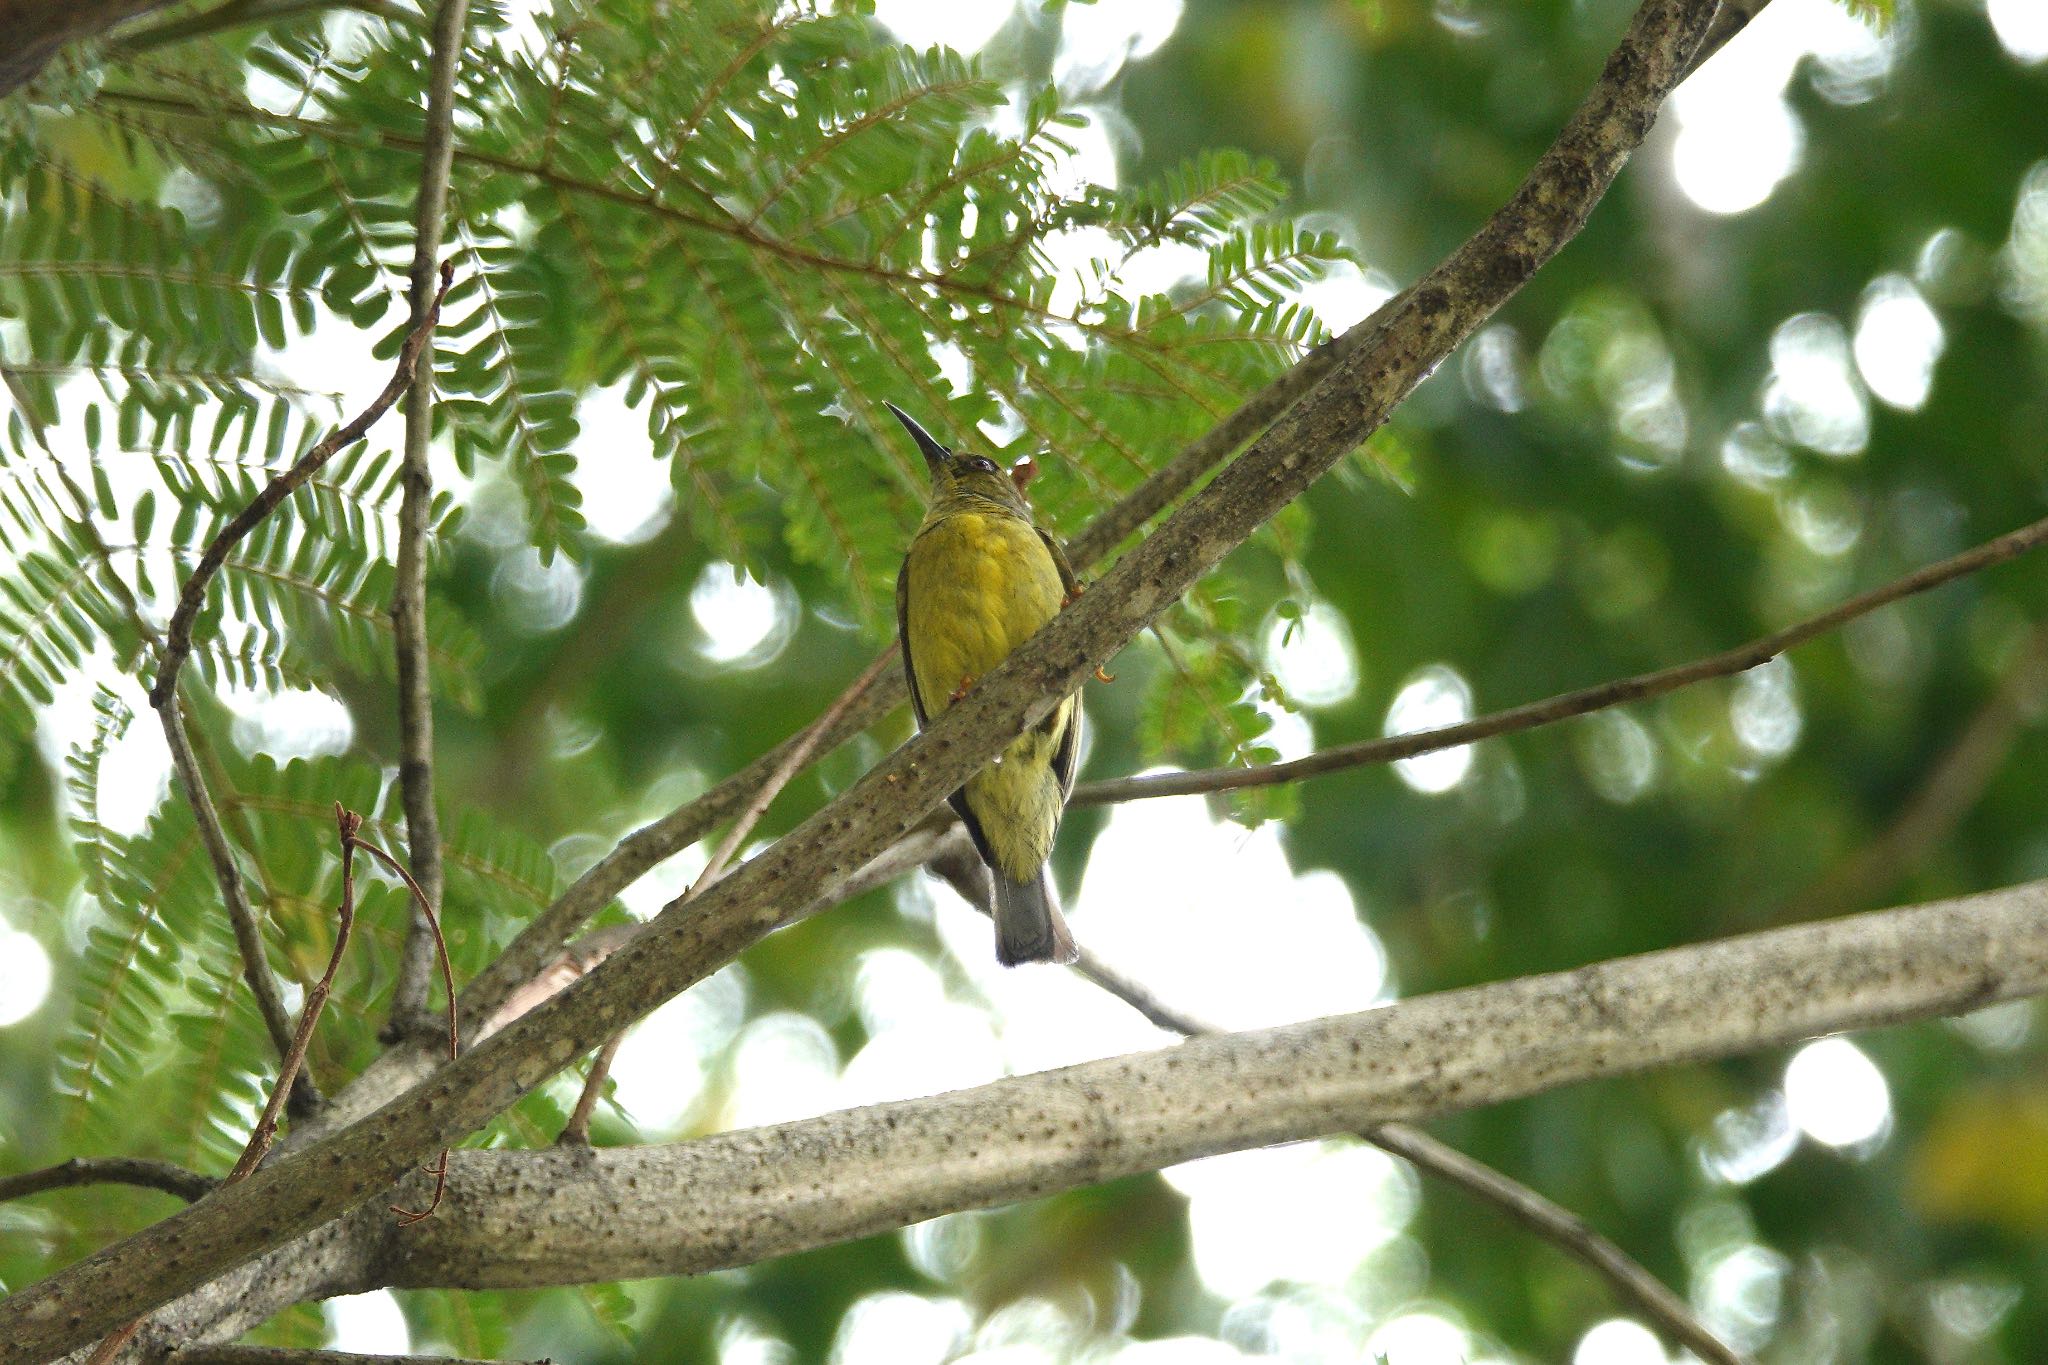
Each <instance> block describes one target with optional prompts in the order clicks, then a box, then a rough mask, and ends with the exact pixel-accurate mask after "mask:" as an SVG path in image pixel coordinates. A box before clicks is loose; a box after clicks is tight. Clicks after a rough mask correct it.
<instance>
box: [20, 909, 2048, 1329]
mask: <svg viewBox="0 0 2048 1365" xmlns="http://www.w3.org/2000/svg"><path fill="white" fill-rule="evenodd" d="M2044 924H2048V882H2032V883H2028V884H2025V885H2022V886H2016V887H2008V888H2005V889H2003V890H1999V891H1993V892H1987V893H1984V894H1981V895H1977V896H1970V897H1964V898H1961V899H1958V900H1952V901H1945V902H1940V903H1936V904H1932V905H1924V906H1915V907H1910V908H1905V909H1895V910H1884V911H1876V912H1872V913H1869V914H1864V915H1857V916H1852V917H1849V918H1846V919H1841V920H1834V921H1829V922H1827V923H1824V924H1810V925H1799V926H1795V927H1792V928H1786V929H1774V930H1768V931H1765V932H1762V933H1757V934H1749V935H1744V936H1741V937H1736V938H1730V939H1723V940H1720V941H1718V942H1714V943H1708V944H1701V945H1696V946H1691V947H1685V948H1672V949H1666V950H1664V951H1661V952H1656V953H1648V954H1643V955H1641V956H1637V957H1631V958H1622V959H1618V960H1615V961H1610V962H1604V963H1599V964H1595V965H1592V966H1588V967H1581V968H1578V969H1576V970H1573V971H1567V972H1558V973H1551V974H1547V975H1543V976H1534V977H1524V978H1520V979H1517V980H1513V981H1507V982H1501V983H1496V984H1493V985H1485V986H1475V987H1469V988H1466V989H1463V990H1455V991H1446V992H1441V993H1438V994H1435V995H1428V996H1421V997H1418V998H1416V999H1413V1000H1407V1001H1403V1002H1401V1003H1398V1004H1395V1005H1390V1006H1387V1007H1385V1008H1383V1009H1376V1010H1368V1011H1365V1012H1363V1013H1359V1014H1351V1015H1343V1016H1338V1017H1334V1018H1329V1019H1319V1020H1313V1021H1309V1022H1306V1023H1300V1024H1290V1025H1286V1026H1283V1027H1280V1028H1274V1029H1262V1030H1257V1031H1253V1032H1246V1033H1235V1034H1223V1035H1215V1036H1210V1037H1206V1038H1196V1039H1192V1040H1190V1041H1188V1042H1186V1043H1183V1044H1180V1045H1178V1046H1175V1047H1170V1048H1166V1049H1162V1050H1159V1051H1153V1052H1145V1053H1137V1054H1133V1055H1131V1056H1126V1057H1115V1058H1109V1059H1105V1060H1102V1061H1095V1062H1087V1063H1083V1064H1082V1065H1079V1066H1074V1067H1067V1068H1064V1069H1062V1070H1059V1071H1050V1072H1041V1073H1037V1074H1034V1075H1027V1076H1012V1077H1007V1078H1005V1079H1003V1080H1000V1081H995V1082H992V1083H990V1084H988V1085H983V1086H977V1087H974V1088H972V1089H968V1090H960V1091H954V1092H950V1093H948V1094H943V1095H936V1096H931V1097H927V1098H923V1099H916V1100H906V1101H899V1102H896V1103H891V1104H883V1105H876V1106H872V1107H869V1108H864V1109H855V1110H847V1111H842V1112H839V1113H833V1114H826V1115H823V1116H820V1117H818V1118H813V1119H805V1120H801V1121H798V1122H794V1123H785V1124H780V1125H777V1126H774V1127H770V1128H758V1129H749V1130H746V1131H743V1132H734V1133H723V1134H719V1135H717V1136H714V1137H708V1138H702V1139H698V1140H696V1141H692V1142H686V1143H678V1144H668V1145H658V1146H645V1147H609V1148H595V1149H593V1148H548V1149H543V1150H540V1151H511V1150H482V1149H462V1150H457V1151H455V1152H453V1153H451V1155H450V1158H449V1168H448V1175H447V1193H446V1197H445V1199H444V1202H443V1204H442V1208H441V1212H440V1213H439V1215H437V1216H436V1217H435V1218H434V1219H432V1220H431V1221H429V1222H425V1223H421V1224H418V1225H417V1226H415V1227H411V1228H405V1229H399V1228H395V1227H393V1226H392V1224H391V1222H390V1220H389V1219H388V1218H385V1217H383V1216H382V1210H381V1208H371V1209H363V1210H358V1211H357V1212H355V1213H353V1214H350V1215H348V1216H347V1217H344V1218H341V1219H337V1220H335V1221H333V1222H330V1223H326V1224H324V1225H322V1226H320V1227H319V1228H317V1229H315V1230H314V1231H313V1232H311V1233H310V1234H308V1235H307V1236H305V1237H302V1238H300V1239H299V1240H298V1241H296V1242H293V1243H291V1244H290V1245H288V1246H286V1247H283V1248H281V1249H279V1250H277V1251H273V1252H271V1253H269V1254H267V1255H265V1256H264V1257H262V1258H261V1259H260V1260H258V1261H257V1262H254V1263H252V1264H250V1265H247V1266H243V1267H240V1268H237V1269H235V1270H232V1271H230V1272H228V1273H227V1274H226V1275H224V1276H223V1277H222V1278H221V1279H220V1280H219V1281H216V1282H214V1283H210V1284H208V1285H207V1286H206V1287H205V1288H204V1289H202V1290H200V1291H199V1292H198V1293H195V1294H192V1295H190V1296H188V1297H187V1298H185V1299H182V1300H180V1301H178V1302H177V1303H174V1304H171V1305H169V1306H168V1307H166V1308H165V1309H163V1310H162V1311H161V1312H159V1313H157V1314H156V1315H154V1316H153V1317H152V1319H151V1321H150V1324H149V1326H148V1327H146V1328H145V1329H144V1336H143V1341H144V1343H145V1344H146V1345H150V1346H154V1347H158V1348H161V1347H165V1346H170V1345H176V1344H189V1343H191V1342H192V1341H193V1340H194V1338H195V1337H196V1336H197V1335H198V1334H200V1333H205V1334H207V1335H213V1336H218V1335H221V1334H239V1333H240V1332H243V1331H246V1330H247V1329H248V1328H249V1327H250V1326H252V1325H254V1324H255V1323H257V1322H261V1321H263V1320H265V1319H266V1318H268V1317H269V1316H271V1315H273V1314H275V1313H276V1312H278V1311H280V1310H281V1309H283V1308H284V1307H286V1306H288V1305H289V1304H291V1303H294V1302H299V1301H301V1300H304V1299H308V1298H317V1297H322V1296H326V1295H331V1294H345V1293H359V1292H362V1291H364V1290H368V1289H374V1288H379V1287H383V1286H387V1285H395V1286H399V1287H412V1288H429V1287H437V1288H464V1289H497V1288H532V1287H541V1286H552V1285H562V1284H576V1283H595V1282H602V1281H608V1280H618V1279H632V1278H639V1277H644V1276H650V1275H689V1274H698V1273H702V1272H705V1271H709V1270H715V1269H723V1268H726V1267H731V1266H739V1265H748V1264H752V1263H754V1262H757V1261H762V1260H766V1259H769V1258H771V1257H775V1256H781V1255H788V1254H790V1253H793V1252H797V1251H803V1250H808V1249H811V1248H814V1247H819V1246H824V1245H828V1244H830V1243H833V1242H839V1241H845V1240H848V1239H851V1238H856V1237H864V1236H871V1235H873V1234H875V1233H879V1232H884V1231H887V1230H890V1229H892V1228H898V1227H903V1226H906V1225H908V1224H910V1223H914V1222H918V1221H921V1220H923V1219H926V1218H932V1217H936V1216H938V1215H939V1214H942V1213H950V1212H955V1211H958V1210H962V1209H972V1208H988V1207H993V1206H995V1205H999V1204H1004V1203H1010V1202H1013V1201H1016V1200H1020V1199H1027V1198H1036V1197H1040V1196H1043V1195H1047V1194H1051V1193H1055V1192H1058V1191H1062V1190H1068V1189H1075V1188H1079V1187H1082V1186H1085V1185H1090V1184H1095V1183H1100V1182H1102V1181H1106V1180H1111V1179H1116V1178H1119V1177H1122V1176H1126V1175H1132V1174H1137V1173H1140V1172H1144V1171H1151V1170H1157V1169H1159V1168H1160V1167H1162V1166H1165V1165H1170V1164H1173V1163H1175V1162H1180V1161H1187V1160H1192V1159H1194V1158H1196V1157H1200V1156H1210V1155H1215V1154H1217V1153H1221V1152H1229V1151H1240V1150H1245V1149H1248V1148H1252V1147H1259V1146H1267V1145H1271V1144H1273V1143H1276V1142H1286V1141H1295V1140H1302V1139H1308V1138H1314V1137H1320V1136H1330V1135H1335V1134H1339V1133H1353V1132H1357V1131H1359V1130H1361V1129H1368V1128H1377V1127H1382V1126H1384V1125H1386V1124H1388V1123H1403V1122H1408V1123H1412V1122H1417V1121H1421V1120H1426V1119H1430V1118H1435V1117H1439V1116H1442V1115H1444V1114H1448V1113H1452V1112H1455V1111H1459V1110H1464V1109H1470V1108H1476V1107H1479V1106H1482V1105H1488V1104H1496V1103H1501V1102H1505V1101H1508V1100H1513V1099H1518V1098H1523V1097H1526V1096H1529V1095H1533V1094H1537V1093H1541V1092H1543V1091H1546V1090H1551V1089H1555V1088H1558V1087H1561V1086H1565V1085H1570V1084H1576V1083H1578V1082H1582V1081H1587V1080H1594V1079H1600V1078H1605V1077H1614V1076H1623V1075H1629V1074H1633V1073H1635V1072H1639V1071H1642V1070H1646V1069H1649V1068H1653V1067H1663V1066H1675V1065H1683V1064H1688V1063H1694V1062H1700V1061H1706V1060H1710V1059H1713V1058H1717V1057H1722V1056H1730V1055H1736V1054H1741V1053H1748V1052H1754V1051H1756V1050H1758V1049H1761V1048H1768V1047H1774V1046H1779V1045H1782V1044H1786V1043H1790V1042H1794V1041H1797V1040H1799V1039H1801V1038H1807V1037H1813V1036H1816V1035H1820V1034H1826V1033H1834V1032H1839V1031H1842V1030H1845V1029H1853V1028H1869V1027H1876V1026H1880V1025H1886V1024H1895V1023H1903V1022H1906V1021H1909V1020H1913V1019H1921V1018H1929V1017H1935V1016H1941V1015H1949V1014H1956V1013H1961V1012H1964V1011H1967V1010H1971V1009H1975V1008H1978V1007H1980V1006H1983V1005H1986V1004H1990V1003H1993V1002H1995V1001H1998V1000H2003V999H2012V998H2017V997H2020V996H2023V995H2027V994H2031V993H2039V992H2041V991H2043V990H2048V934H2044V933H2043V926H2044ZM280 1164H281V1163H280ZM266 1169H268V1168H266ZM256 1178H257V1179H261V1178H262V1173H261V1172H259V1173H258V1176H257V1177H256ZM248 1183H253V1181H252V1182H248ZM423 1183H424V1177H421V1176H412V1177H411V1178H410V1182H409V1183H408V1184H407V1185H405V1186H402V1187H401V1188H400V1189H399V1190H397V1191H395V1192H393V1193H394V1195H395V1196H396V1197H400V1198H404V1197H417V1196H418V1195H419V1193H420V1192H419V1190H418V1189H417V1188H416V1187H417V1186H418V1185H420V1184H423ZM240 1188H244V1189H246V1188H247V1184H245V1185H244V1186H242V1187H240ZM620 1191H632V1192H633V1193H632V1197H630V1198H622V1197H620V1195H619V1192H620ZM231 1193H233V1191H223V1192H222V1193H221V1194H220V1195H216V1196H214V1198H213V1199H210V1200H208V1201H206V1203H204V1204H201V1205H198V1206H195V1212H196V1211H197V1209H199V1208H204V1207H206V1204H212V1203H216V1202H218V1201H220V1200H223V1199H225V1198H226V1196H227V1195H229V1194H231ZM289 1212H290V1210H289V1209H288V1208H283V1209H273V1210H272V1216H285V1215H287V1214H288V1213H289ZM1566 1216H1567V1217H1568V1216H1569V1215H1566ZM537 1227H545V1228H546V1229H547V1230H548V1235H547V1236H546V1237H535V1236H533V1235H532V1233H533V1229H535V1228H537ZM252 1231H253V1232H254V1233H255V1234H257V1235H261V1232H262V1230H261V1229H260V1228H259V1229H252ZM49 1283H50V1282H46V1283H45V1285H44V1286H41V1287H37V1288H31V1289H28V1290H24V1291H22V1293H20V1294H17V1295H16V1296H15V1298H14V1299H12V1300H7V1301H4V1302H0V1327H4V1328H5V1329H6V1335H4V1336H0V1361H5V1362H6V1363H7V1365H17V1362H21V1363H24V1365H25V1362H27V1361H30V1360H42V1359H44V1358H45V1357H46V1356H47V1355H48V1354H49V1352H50V1351H51V1350H53V1349H61V1347H56V1346H50V1345H46V1344H45V1343H46V1342H48V1341H51V1340H53V1339H56V1340H61V1338H60V1337H59V1336H58V1333H59V1331H60V1330H61V1329H60V1326H59V1324H60V1323H61V1321H62V1320H63V1319H64V1318H65V1317H67V1316H68V1315H69V1314H70V1313H73V1312H80V1313H83V1312H87V1311H89V1308H90V1303H91V1301H89V1300H87V1301H74V1300H71V1299H70V1298H69V1297H68V1296H62V1297H59V1298H57V1299H56V1300H55V1301H54V1302H52V1303H51V1305H50V1308H49V1309H48V1310H47V1311H46V1312H43V1313H21V1312H20V1311H19V1305H20V1304H22V1303H23V1302H24V1301H26V1300H27V1299H28V1296H30V1295H41V1294H42V1292H43V1290H45V1289H47V1287H48V1284H49ZM45 1301H48V1300H47V1299H46V1300H45ZM53 1318H54V1319H56V1321H54V1322H53V1321H52V1319H53ZM26 1332H33V1333H35V1334H36V1335H34V1336H27V1337H24V1336H23V1333H26Z"/></svg>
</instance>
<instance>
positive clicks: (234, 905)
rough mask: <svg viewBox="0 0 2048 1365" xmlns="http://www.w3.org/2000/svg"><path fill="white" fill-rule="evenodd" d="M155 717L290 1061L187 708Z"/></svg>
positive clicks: (265, 963) (259, 936) (248, 967)
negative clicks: (189, 726)
mask: <svg viewBox="0 0 2048 1365" xmlns="http://www.w3.org/2000/svg"><path fill="white" fill-rule="evenodd" d="M156 714H157V719H158V720H159V721H161V722H162V723H163V731H164V743H165V745H167V746H168V747H169V749H170V751H171V768H172V770H173V771H175V772H176V773H177V774H178V786H179V788H180V789H181V790H182V791H183V792H184V793H185V804H187V805H188V806H190V807H191V808H192V821H193V823H194V824H196V825H198V827H199V838H200V842H201V843H203V844H205V845H206V856H207V858H208V860H209V861H211V862H212V863H213V876H214V880H215V881H217V882H219V883H220V898H221V903H222V904H223V905H225V906H226V907H227V912H228V923H229V924H231V925H233V926H234V930H235V946H236V948H237V949H238V950H239V951H240V953H241V958H242V979H243V980H245V981H247V982H248V983H249V992H250V994H252V995H254V996H255V997H256V1008H257V1010H258V1012H259V1013H261V1014H262V1016H263V1026H264V1028H265V1029H266V1030H268V1031H269V1033H270V1041H271V1043H272V1045H273V1046H275V1047H276V1048H277V1055H278V1056H279V1057H281V1058H282V1057H288V1056H290V1055H291V1048H292V1022H291V1015H290V1014H288V1013H287V1012H286V1010H285V1007H284V993H283V991H282V990H280V989H279V987H278V984H277V974H276V973H275V972H273V971H271V969H270V956H269V954H268V953H267V952H266V951H265V949H264V947H263V926H262V923H261V921H260V920H258V919H257V916H256V907H255V906H253V905H251V904H250V903H249V889H248V886H247V885H246V884H245V883H244V882H243V880H242V868H241V864H239V863H238V862H236V861H235V850H234V848H233V846H232V845H230V844H229V843H228V836H227V831H226V830H225V829H223V828H222V827H221V823H220V812H219V811H218V810H217V809H215V808H214V804H213V794H212V793H211V792H210V791H208V790H207V787H206V777H205V774H203V773H201V772H200V771H199V757H198V755H197V754H195V753H193V751H192V739H191V736H189V735H187V734H186V733H185V708H184V707H183V706H182V705H181V704H180V703H179V701H178V698H177V695H176V693H175V692H173V693H172V694H171V696H170V698H169V704H168V705H159V706H158V707H157V712H156ZM301 1096H303V1098H301ZM293 1098H294V1100H295V1101H297V1102H298V1103H299V1105H300V1106H301V1107H302V1108H307V1109H310V1108H311V1107H312V1105H313V1104H315V1103H317V1100H318V1094H317V1092H316V1091H315V1090H314V1089H313V1088H312V1082H311V1081H310V1080H308V1081H307V1083H306V1086H305V1088H304V1089H303V1090H302V1091H297V1092H294V1095H293Z"/></svg>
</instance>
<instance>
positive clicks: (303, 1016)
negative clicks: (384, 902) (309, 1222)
mask: <svg viewBox="0 0 2048 1365" xmlns="http://www.w3.org/2000/svg"><path fill="white" fill-rule="evenodd" d="M334 823H335V827H336V829H338V830H339V831H340V834H341V909H340V911H339V919H338V922H337V924H336V927H335V930H334V950H333V951H332V952H330V953H329V954H328V955H327V970H326V971H324V972H322V973H321V974H320V979H319V980H318V981H316V982H314V983H313V985H312V986H311V988H309V989H308V990H307V991H306V1003H305V1004H304V1005H302V1006H301V1007H300V1008H299V1027H298V1029H297V1030H296V1031H295V1032H294V1033H293V1034H292V1045H291V1049H290V1051H288V1052H286V1053H285V1056H284V1065H283V1067H282V1068H280V1069H279V1071H278V1073H277V1084H276V1085H274V1086H272V1087H271V1088H270V1098H269V1099H268V1100H266V1101H264V1104H263V1114H262V1116H261V1117H259V1118H258V1119H257V1120H256V1127H255V1130H254V1131H253V1132H251V1133H250V1134H249V1141H248V1143H247V1145H245V1146H244V1147H243V1148H242V1155H241V1156H240V1157H239V1158H238V1159H237V1160H236V1161H235V1167H234V1169H233V1170H231V1171H229V1172H228V1177H227V1179H226V1181H224V1182H223V1183H224V1184H229V1185H232V1184H234V1183H235V1182H236V1181H237V1180H244V1179H247V1178H248V1175H249V1172H251V1171H253V1170H255V1169H256V1167H257V1166H258V1165H259V1164H260V1163H261V1162H262V1160H263V1157H264V1155H265V1154H266V1153H267V1152H269V1151H270V1143H271V1139H273V1138H274V1137H276V1136H277V1119H278V1114H279V1113H280V1112H281V1111H282V1110H283V1108H284V1096H285V1092H286V1091H287V1090H289V1089H290V1088H291V1083H292V1081H293V1079H294V1078H296V1077H297V1076H298V1074H299V1067H300V1066H301V1065H303V1064H304V1062H305V1060H306V1048H307V1046H308V1045H309V1044H310V1043H311V1042H312V1041H313V1028H314V1026H315V1025H317V1024H318V1023H319V1022H320V1012H321V1011H322V1010H324V1009H326V1008H327V997H328V996H329V995H331V994H333V992H334V974H335V973H336V972H337V971H339V970H340V969H341V955H342V953H343V952H344V951H346V950H347V948H348V936H349V932H350V930H352V929H354V928H355V923H356V883H355V851H356V846H357V840H356V833H357V831H359V830H361V829H362V827H363V817H362V816H360V815H357V814H356V813H355V812H354V811H352V810H346V809H344V808H343V807H342V805H341V803H340V802H339V801H337V802H335V803H334Z"/></svg>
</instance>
